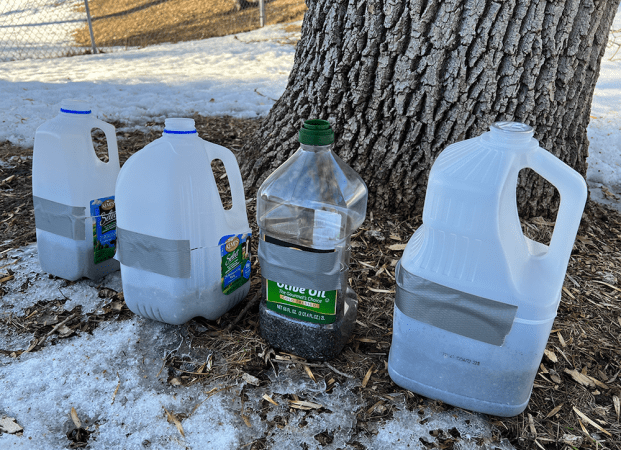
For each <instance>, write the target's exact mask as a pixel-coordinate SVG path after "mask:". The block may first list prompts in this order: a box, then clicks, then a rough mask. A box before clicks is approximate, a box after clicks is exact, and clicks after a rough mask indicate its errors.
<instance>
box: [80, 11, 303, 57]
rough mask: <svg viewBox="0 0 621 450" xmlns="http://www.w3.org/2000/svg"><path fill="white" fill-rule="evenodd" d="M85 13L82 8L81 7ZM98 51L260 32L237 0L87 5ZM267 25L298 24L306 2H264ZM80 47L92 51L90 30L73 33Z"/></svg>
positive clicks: (255, 20)
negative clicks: (104, 48) (114, 47)
mask: <svg viewBox="0 0 621 450" xmlns="http://www.w3.org/2000/svg"><path fill="white" fill-rule="evenodd" d="M80 8H81V10H84V7H83V6H82V7H80ZM89 8H90V12H91V16H92V18H93V19H92V23H93V33H94V35H95V42H96V44H97V47H111V46H142V47H144V46H147V45H153V44H160V43H163V42H180V41H190V40H197V39H205V38H210V37H215V36H224V35H227V34H235V33H242V32H245V31H250V30H254V29H257V28H259V10H258V7H257V6H255V5H251V6H248V7H245V8H243V9H241V10H239V11H238V10H237V9H236V4H235V0H209V1H203V0H127V1H123V2H119V1H116V0H90V1H89ZM265 10H266V16H267V20H266V24H267V25H272V24H276V23H286V22H293V21H297V20H302V19H303V17H304V13H305V12H306V10H307V8H306V4H305V3H304V0H273V1H270V2H266V5H265ZM74 37H75V40H76V42H78V44H79V45H81V46H84V47H90V45H91V41H90V35H89V30H88V26H84V27H83V28H81V29H79V30H77V31H76V33H75V35H74Z"/></svg>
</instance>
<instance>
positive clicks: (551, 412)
mask: <svg viewBox="0 0 621 450" xmlns="http://www.w3.org/2000/svg"><path fill="white" fill-rule="evenodd" d="M563 405H564V403H561V404H560V405H558V406H557V407H556V408H554V409H553V410H552V411H550V412H549V413H548V415H547V416H546V419H549V418H550V417H552V416H553V415H554V414H556V413H557V412H559V411H560V410H561V408H562V407H563Z"/></svg>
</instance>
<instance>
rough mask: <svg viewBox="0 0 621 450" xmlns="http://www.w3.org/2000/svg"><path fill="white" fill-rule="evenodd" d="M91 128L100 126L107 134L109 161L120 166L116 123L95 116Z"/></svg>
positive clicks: (117, 166)
mask: <svg viewBox="0 0 621 450" xmlns="http://www.w3.org/2000/svg"><path fill="white" fill-rule="evenodd" d="M90 127H91V128H90V129H91V130H92V129H93V128H100V129H101V130H103V132H104V134H105V135H106V141H107V142H108V163H111V164H112V165H113V166H114V167H115V168H117V169H118V168H119V167H120V164H119V147H118V145H117V142H116V130H115V128H114V125H112V124H109V123H107V122H104V121H102V120H99V119H95V118H93V119H92V120H91V123H90Z"/></svg>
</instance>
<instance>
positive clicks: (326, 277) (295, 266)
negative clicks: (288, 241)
mask: <svg viewBox="0 0 621 450" xmlns="http://www.w3.org/2000/svg"><path fill="white" fill-rule="evenodd" d="M258 254H259V264H260V265H261V276H262V277H264V278H266V279H268V280H271V281H275V282H277V283H285V284H288V285H291V286H296V287H303V288H307V289H317V290H322V291H333V290H336V289H340V287H341V261H340V260H339V254H338V253H337V252H336V251H334V252H330V253H314V252H305V251H302V250H295V249H293V248H289V247H284V246H280V245H276V244H272V243H270V242H266V241H263V240H262V241H259V251H258Z"/></svg>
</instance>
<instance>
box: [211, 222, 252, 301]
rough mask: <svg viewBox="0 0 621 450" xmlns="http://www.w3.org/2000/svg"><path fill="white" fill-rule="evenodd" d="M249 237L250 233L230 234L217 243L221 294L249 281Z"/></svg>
mask: <svg viewBox="0 0 621 450" xmlns="http://www.w3.org/2000/svg"><path fill="white" fill-rule="evenodd" d="M251 236H252V235H251V233H245V234H230V235H228V236H224V237H222V239H220V242H219V243H218V245H220V256H221V257H222V274H221V279H222V292H223V293H224V294H226V295H228V294H230V293H232V292H234V291H235V290H236V289H238V288H239V287H241V286H243V285H244V284H245V283H247V282H248V280H250V272H251V270H250V267H251V264H250V237H251Z"/></svg>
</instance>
